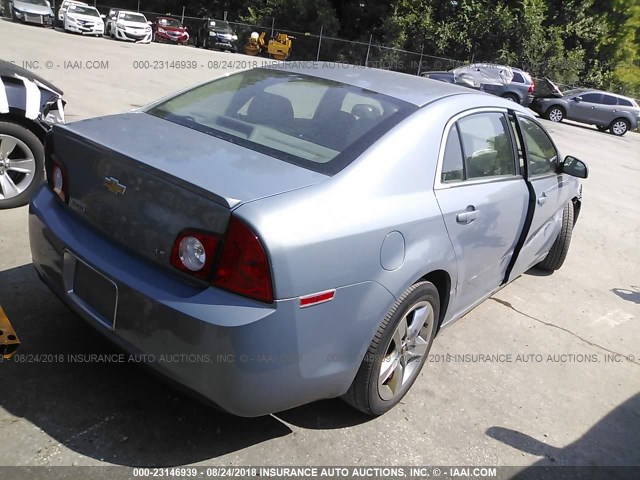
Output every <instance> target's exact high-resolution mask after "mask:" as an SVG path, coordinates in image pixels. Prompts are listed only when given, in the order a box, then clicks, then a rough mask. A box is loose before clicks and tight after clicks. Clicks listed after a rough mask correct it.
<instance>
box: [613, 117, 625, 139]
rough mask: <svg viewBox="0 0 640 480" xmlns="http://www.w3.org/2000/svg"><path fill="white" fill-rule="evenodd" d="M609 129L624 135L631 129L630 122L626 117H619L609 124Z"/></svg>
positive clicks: (616, 133)
mask: <svg viewBox="0 0 640 480" xmlns="http://www.w3.org/2000/svg"><path fill="white" fill-rule="evenodd" d="M609 130H610V131H611V133H613V134H614V135H616V136H618V137H621V136H622V135H624V134H625V133H627V131H628V130H629V122H628V121H626V120H625V119H624V118H617V119H616V120H614V121H613V122H611V125H610V126H609Z"/></svg>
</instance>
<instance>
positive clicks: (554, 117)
mask: <svg viewBox="0 0 640 480" xmlns="http://www.w3.org/2000/svg"><path fill="white" fill-rule="evenodd" d="M562 117H563V115H562V110H560V109H559V108H554V109H553V110H551V111H550V112H549V120H551V121H552V122H561V121H562Z"/></svg>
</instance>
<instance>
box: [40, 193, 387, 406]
mask: <svg viewBox="0 0 640 480" xmlns="http://www.w3.org/2000/svg"><path fill="white" fill-rule="evenodd" d="M29 236H30V244H31V253H32V257H33V264H34V266H35V268H36V270H37V272H38V274H39V275H40V277H41V279H42V280H43V281H44V282H45V283H46V284H47V285H48V286H49V288H50V289H51V290H52V291H53V292H54V293H55V294H56V295H57V296H58V297H60V298H61V299H62V300H63V301H64V302H65V303H66V304H67V305H68V306H69V307H70V308H71V309H72V310H73V311H75V312H76V313H77V314H78V315H80V316H81V317H82V318H84V319H85V320H86V321H87V322H89V323H90V324H91V325H93V326H94V327H95V328H96V329H97V330H98V331H99V332H100V333H102V334H103V335H105V336H106V337H107V338H109V339H110V340H111V341H112V342H114V343H116V344H117V345H119V346H120V347H121V348H123V349H124V350H126V351H127V352H130V353H133V354H140V353H143V354H146V356H147V357H146V358H147V359H148V360H149V362H147V363H148V365H149V366H150V367H151V368H153V369H155V370H156V371H158V372H160V373H161V374H163V375H165V376H167V377H169V378H170V379H172V380H174V381H176V382H178V383H179V384H181V385H183V386H185V387H186V388H188V389H190V390H193V391H195V392H196V393H197V394H199V395H200V396H202V397H205V398H206V399H208V400H210V401H212V402H213V403H215V404H217V405H219V406H220V407H221V408H223V409H224V410H227V411H229V412H231V413H233V414H236V415H240V416H248V417H250V416H259V415H264V414H267V413H272V412H276V411H281V410H286V409H288V408H292V407H294V406H298V405H301V404H304V403H309V402H312V401H315V400H319V399H323V398H332V397H337V396H339V395H342V394H343V393H344V392H346V390H347V389H348V388H349V385H350V384H351V382H352V380H353V378H354V377H355V374H356V372H357V370H358V368H359V366H360V363H361V359H362V357H363V355H364V354H365V352H366V349H367V347H368V345H369V342H370V340H371V338H373V333H374V332H375V329H376V328H377V326H378V324H379V322H380V321H381V319H382V316H383V315H384V313H386V311H387V310H388V309H389V307H390V305H391V304H392V303H393V301H394V299H393V297H392V295H391V294H390V293H389V292H388V291H387V290H386V289H384V288H383V287H382V286H380V285H379V284H377V283H375V282H366V283H361V284H356V285H352V286H347V287H343V288H339V289H338V290H337V292H336V296H335V298H334V300H333V301H331V302H327V303H324V304H320V305H317V306H314V307H310V308H304V309H301V308H299V306H298V299H285V300H279V301H276V302H274V304H272V305H265V304H262V303H259V302H255V301H252V300H249V299H245V298H243V297H239V296H237V295H233V294H231V293H228V292H224V291H221V290H218V289H215V288H212V287H211V288H206V289H202V288H198V287H194V286H191V285H187V284H185V283H184V282H183V281H181V280H179V279H178V278H177V277H175V276H174V275H173V274H171V272H168V271H166V270H164V269H161V268H160V267H157V266H155V265H152V264H150V263H148V262H147V261H145V260H142V259H141V258H140V257H139V256H137V255H134V254H131V253H130V252H129V251H127V250H125V249H123V248H122V247H120V246H119V245H118V244H115V243H113V242H111V241H110V240H108V239H105V238H104V236H103V235H101V234H100V233H98V232H97V231H96V230H94V229H93V228H92V227H89V226H87V225H85V224H84V222H83V221H81V220H79V219H78V218H77V216H76V214H75V213H74V212H72V211H70V210H69V209H68V208H67V207H66V206H63V205H62V204H61V202H59V201H58V199H57V198H56V197H55V196H54V195H53V194H52V193H51V191H50V190H49V188H48V187H47V186H43V187H41V188H40V190H38V192H37V193H36V195H35V196H34V197H33V199H32V201H31V204H30V207H29ZM65 252H68V253H67V256H68V255H69V254H72V255H73V256H74V257H76V258H78V259H80V260H81V261H82V262H84V263H86V264H87V265H89V266H90V267H92V268H93V269H95V270H96V271H98V272H100V273H101V274H102V275H104V276H105V277H107V278H108V279H109V281H110V282H112V283H113V284H115V285H116V286H117V292H118V294H117V307H116V309H115V312H116V314H115V322H114V324H113V328H112V329H111V328H107V327H105V326H104V325H103V324H102V323H101V322H99V321H96V318H95V315H93V314H91V312H89V311H88V310H87V309H86V308H85V306H83V305H82V304H81V303H79V302H78V301H77V300H76V299H75V297H74V294H73V292H72V291H70V290H69V285H68V279H69V278H73V275H74V274H73V272H69V271H65V269H67V270H68V268H69V267H68V262H66V263H65V262H64V261H63V260H64V255H65ZM65 279H67V280H65ZM94 287H95V286H94ZM151 356H153V359H151Z"/></svg>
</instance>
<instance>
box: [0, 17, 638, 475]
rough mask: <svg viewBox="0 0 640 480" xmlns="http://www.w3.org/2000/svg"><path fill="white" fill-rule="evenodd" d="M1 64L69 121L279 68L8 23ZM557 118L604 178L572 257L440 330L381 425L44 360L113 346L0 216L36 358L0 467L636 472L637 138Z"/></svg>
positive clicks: (8, 284) (569, 145)
mask: <svg viewBox="0 0 640 480" xmlns="http://www.w3.org/2000/svg"><path fill="white" fill-rule="evenodd" d="M0 59H1V60H4V61H13V62H16V63H17V64H19V65H23V64H24V63H25V62H26V63H27V65H25V66H29V65H30V66H31V67H32V68H34V69H35V68H36V67H37V73H39V74H40V75H41V76H43V77H45V78H46V79H48V80H50V81H52V82H53V83H54V84H56V85H57V86H59V87H60V88H61V89H62V90H64V93H65V95H64V98H65V99H66V101H67V102H68V105H67V109H66V112H67V121H69V122H72V121H77V120H82V119H84V118H90V117H94V116H98V115H107V114H114V113H120V112H125V111H128V110H131V109H133V108H136V107H140V106H142V105H145V104H146V103H149V102H151V101H153V100H156V99H158V98H160V97H162V96H165V95H168V94H170V93H172V92H175V91H177V90H180V89H183V88H186V87H188V86H190V85H193V84H196V83H199V82H203V81H205V80H207V79H210V78H212V77H214V76H217V75H219V74H222V73H224V72H227V71H232V70H234V69H236V68H238V67H244V66H250V65H253V64H254V62H258V63H261V62H263V61H265V62H266V61H267V60H266V59H256V58H255V57H247V56H244V55H240V54H236V55H234V54H230V53H220V52H210V51H205V50H199V49H195V48H192V47H177V46H171V45H159V44H151V45H137V44H129V43H124V42H117V41H114V40H111V39H106V38H83V37H80V36H76V35H71V34H65V33H63V32H61V31H54V30H51V29H44V28H39V27H31V26H25V25H17V24H13V23H11V22H9V21H7V20H6V19H1V20H0ZM176 61H177V62H181V61H188V62H194V64H195V66H196V68H191V69H182V68H171V67H170V66H169V65H170V63H171V62H176ZM174 67H175V65H174ZM544 123H545V126H546V127H547V128H548V130H549V131H550V132H551V134H552V136H553V138H554V140H555V141H556V143H557V145H558V146H559V148H560V150H561V152H562V153H563V154H565V155H566V154H571V155H573V156H576V157H578V158H580V159H582V160H584V161H586V162H587V163H588V165H589V168H590V177H589V179H588V180H586V181H585V182H584V199H583V208H582V211H581V213H580V219H579V222H578V224H577V226H576V229H575V230H574V236H573V241H572V245H571V250H570V252H569V257H568V259H567V262H566V263H565V265H564V267H563V268H562V269H561V270H560V271H558V272H556V273H554V274H553V275H545V274H542V273H540V272H538V271H532V272H529V273H527V274H525V275H523V276H522V277H521V278H519V279H517V280H516V281H515V282H513V283H512V284H510V285H509V286H508V287H506V288H505V289H503V290H502V291H500V292H499V293H498V294H497V295H495V296H494V297H493V298H491V299H490V300H488V301H486V302H484V303H483V304H481V305H480V306H479V307H477V308H476V309H474V310H473V311H471V312H470V313H469V314H467V315H466V316H465V317H464V318H463V319H461V320H460V321H459V322H457V323H456V324H455V325H453V326H452V327H450V328H448V329H446V330H444V331H443V332H442V333H441V334H440V336H439V337H438V339H437V340H436V342H435V344H434V348H433V350H432V352H431V356H430V358H429V360H428V364H427V365H426V366H425V369H424V370H423V372H422V374H421V377H420V378H419V379H418V381H417V382H416V384H415V386H414V387H413V389H412V391H411V393H410V394H409V395H408V396H407V397H406V399H405V400H404V401H403V403H402V404H401V405H399V406H398V407H397V408H395V409H393V410H392V411H390V412H389V413H387V414H386V415H384V416H382V417H379V418H376V419H371V418H368V417H366V416H363V415H361V414H359V413H357V412H356V411H355V410H352V409H351V408H350V407H348V406H347V405H346V404H343V403H342V402H341V401H340V400H326V401H322V402H317V403H314V404H311V405H306V406H303V407H299V408H296V409H293V410H290V411H286V412H281V413H277V414H274V415H271V416H266V417H261V418H254V419H243V418H237V417H233V416H230V415H227V414H224V413H221V412H218V411H216V410H213V409H211V408H209V407H207V406H204V405H202V404H200V403H198V402H196V401H195V400H192V399H191V398H189V397H187V396H185V395H183V394H182V393H180V392H178V391H176V390H174V389H173V388H172V387H169V386H167V384H166V383H164V381H163V380H162V379H159V378H156V377H155V376H153V375H152V374H150V373H149V372H148V371H147V370H145V369H142V368H139V367H137V366H134V365H129V364H110V363H106V362H86V363H82V362H66V361H65V362H56V361H47V362H43V361H41V360H42V357H36V355H37V354H63V355H65V356H66V355H67V354H75V353H83V354H89V353H97V354H101V353H111V352H115V351H116V350H115V348H114V347H112V346H111V345H110V344H108V343H106V342H105V341H104V340H102V338H101V337H100V336H99V335H98V334H97V333H95V331H94V330H93V329H92V328H91V327H89V326H88V325H86V324H85V323H84V322H83V321H82V320H81V319H80V318H78V317H77V316H75V315H74V314H72V313H71V312H70V311H69V310H67V308H66V307H65V306H63V304H62V303H60V301H58V299H57V298H56V297H54V296H53V295H52V294H51V293H50V292H49V290H48V289H47V288H46V287H45V286H44V285H43V284H42V283H41V282H40V281H39V280H38V278H37V275H36V274H35V271H34V270H33V268H32V266H31V264H30V262H31V258H30V252H29V241H28V233H27V214H28V209H27V207H23V208H19V209H14V210H8V211H0V219H1V221H0V222H1V223H0V225H1V229H0V252H2V253H1V254H0V305H1V306H2V307H3V308H4V310H5V312H6V313H7V316H8V317H9V319H11V322H12V324H13V326H14V327H15V329H16V331H17V333H18V335H19V337H20V339H21V342H22V345H21V347H20V350H19V353H21V354H27V355H28V354H32V356H31V357H29V356H26V357H24V356H23V357H22V358H27V359H29V358H31V360H28V361H22V362H16V361H4V362H3V363H2V364H0V437H2V438H3V439H4V441H3V442H0V465H51V466H53V465H103V464H113V465H127V466H141V465H145V466H174V465H185V464H202V465H210V464H211V465H213V464H215V465H264V464H270V465H300V464H304V465H356V464H358V465H518V466H528V465H533V464H545V465H639V464H640V435H638V432H640V341H639V339H640V325H639V321H640V253H639V251H638V248H639V245H640V213H639V211H638V206H639V205H640V189H639V188H638V185H640V135H639V134H637V133H630V134H627V135H626V136H624V137H621V138H618V137H614V136H613V135H610V134H605V133H600V132H598V131H597V130H596V129H595V127H589V126H584V125H578V124H568V123H563V124H552V123H550V122H547V121H544ZM447 354H449V356H447ZM463 354H469V355H467V356H466V357H463V356H462V355H463ZM38 358H39V360H38ZM45 358H46V357H45ZM65 358H66V357H65ZM50 360H51V358H50ZM247 395H256V396H259V395H260V392H247ZM105 475H108V472H105Z"/></svg>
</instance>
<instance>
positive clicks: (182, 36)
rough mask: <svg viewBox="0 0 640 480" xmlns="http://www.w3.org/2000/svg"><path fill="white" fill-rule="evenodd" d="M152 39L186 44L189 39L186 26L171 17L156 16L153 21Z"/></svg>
mask: <svg viewBox="0 0 640 480" xmlns="http://www.w3.org/2000/svg"><path fill="white" fill-rule="evenodd" d="M153 41H154V42H163V43H177V44H180V45H186V44H187V42H188V41H189V34H188V33H187V27H185V26H184V25H182V24H181V23H180V20H178V19H176V18H172V17H158V18H157V19H156V21H155V23H153Z"/></svg>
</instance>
